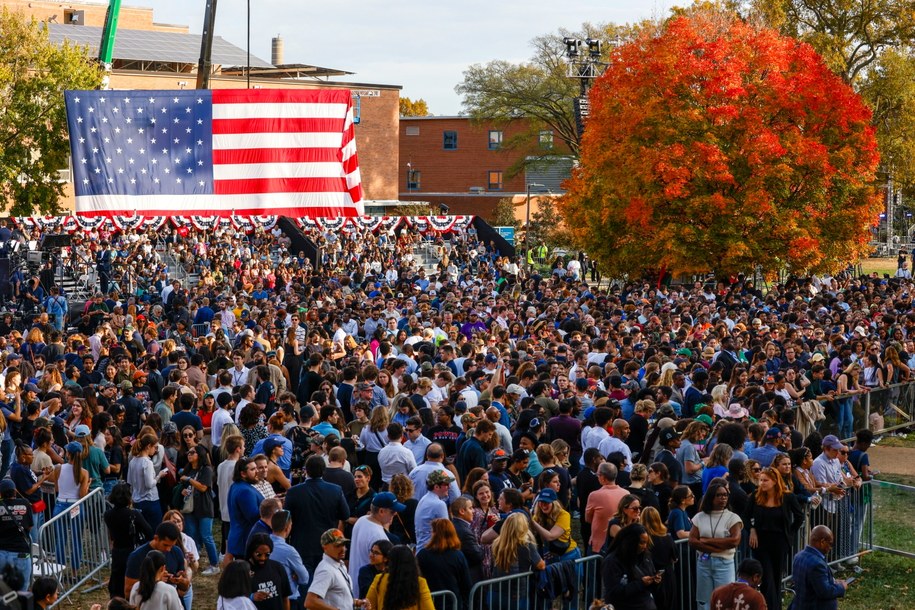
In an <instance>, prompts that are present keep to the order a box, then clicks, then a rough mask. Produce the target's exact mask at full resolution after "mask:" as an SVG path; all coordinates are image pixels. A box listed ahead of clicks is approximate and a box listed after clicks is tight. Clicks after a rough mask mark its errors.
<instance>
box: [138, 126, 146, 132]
mask: <svg viewBox="0 0 915 610" xmlns="http://www.w3.org/2000/svg"><path fill="white" fill-rule="evenodd" d="M137 132H138V133H146V130H145V129H143V128H142V127H140V129H138V130H137Z"/></svg>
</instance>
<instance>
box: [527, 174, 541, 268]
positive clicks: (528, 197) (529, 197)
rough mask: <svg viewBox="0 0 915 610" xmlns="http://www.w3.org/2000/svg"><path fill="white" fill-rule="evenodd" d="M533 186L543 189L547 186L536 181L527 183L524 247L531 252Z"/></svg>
mask: <svg viewBox="0 0 915 610" xmlns="http://www.w3.org/2000/svg"><path fill="white" fill-rule="evenodd" d="M532 188H537V189H542V188H546V187H545V186H544V185H542V184H537V183H535V182H532V183H530V184H528V185H527V219H526V221H525V225H524V226H525V229H524V249H525V250H526V251H527V252H530V248H531V189H532Z"/></svg>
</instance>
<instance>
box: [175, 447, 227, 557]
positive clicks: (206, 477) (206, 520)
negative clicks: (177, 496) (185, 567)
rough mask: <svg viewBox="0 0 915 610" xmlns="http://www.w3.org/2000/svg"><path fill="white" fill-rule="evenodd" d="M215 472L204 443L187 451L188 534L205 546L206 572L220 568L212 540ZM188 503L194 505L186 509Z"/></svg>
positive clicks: (182, 478)
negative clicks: (207, 565) (207, 564)
mask: <svg viewBox="0 0 915 610" xmlns="http://www.w3.org/2000/svg"><path fill="white" fill-rule="evenodd" d="M214 478H215V473H214V472H213V467H212V466H211V465H210V454H209V452H208V451H207V450H206V447H204V446H203V445H197V446H196V447H191V448H190V449H188V452H187V466H185V468H184V470H182V471H181V476H180V482H181V483H184V484H185V485H187V491H186V492H185V494H184V497H185V506H184V507H183V508H182V510H181V512H182V513H183V516H184V520H185V525H186V527H187V534H188V536H190V537H191V539H193V541H194V543H195V544H196V546H197V548H201V547H203V548H205V549H206V553H207V558H208V559H209V560H210V567H208V568H207V569H206V570H204V572H203V574H204V575H210V574H216V573H217V572H218V571H219V569H218V568H217V566H218V565H219V554H218V553H217V552H216V543H215V542H214V540H213V517H214V516H215V514H216V511H215V508H214V506H213V494H212V493H211V490H212V489H213V481H214ZM188 502H189V503H190V504H191V508H190V510H188V509H187V504H188Z"/></svg>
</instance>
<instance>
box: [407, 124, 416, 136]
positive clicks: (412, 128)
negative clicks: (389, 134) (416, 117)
mask: <svg viewBox="0 0 915 610" xmlns="http://www.w3.org/2000/svg"><path fill="white" fill-rule="evenodd" d="M407 135H408V136H418V135H419V125H408V126H407Z"/></svg>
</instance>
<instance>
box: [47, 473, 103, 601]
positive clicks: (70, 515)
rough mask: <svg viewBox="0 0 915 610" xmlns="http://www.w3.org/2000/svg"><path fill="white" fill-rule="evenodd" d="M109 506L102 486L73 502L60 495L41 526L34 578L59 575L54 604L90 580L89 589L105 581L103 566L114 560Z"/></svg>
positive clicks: (101, 584)
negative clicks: (111, 551) (106, 521)
mask: <svg viewBox="0 0 915 610" xmlns="http://www.w3.org/2000/svg"><path fill="white" fill-rule="evenodd" d="M107 508H108V505H107V503H106V502H105V495H104V492H103V491H102V489H94V490H92V491H91V492H89V494H88V495H86V497H84V498H81V499H80V500H78V501H76V502H73V503H70V502H64V501H61V500H60V499H57V501H56V503H55V505H54V509H53V514H52V516H51V518H50V519H48V520H47V521H46V522H45V523H44V524H42V526H41V527H40V528H39V530H38V551H37V556H35V557H33V570H32V578H36V577H38V576H55V577H57V579H58V580H59V581H60V597H59V599H58V601H57V602H55V604H54V605H57V604H58V603H60V601H61V600H64V599H67V598H68V597H69V596H70V595H71V594H72V593H73V592H74V591H76V590H77V589H79V588H81V587H83V586H84V585H86V584H88V583H90V582H91V584H92V585H93V586H92V587H90V588H89V589H87V590H90V591H91V590H93V589H95V588H98V587H101V586H103V585H104V579H103V577H102V576H103V575H102V570H103V569H104V568H105V567H107V566H108V564H109V562H110V561H111V555H110V553H109V550H108V549H109V545H108V528H107V527H106V526H105V520H104V515H105V511H106V510H107Z"/></svg>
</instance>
